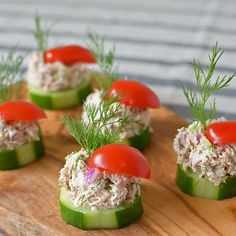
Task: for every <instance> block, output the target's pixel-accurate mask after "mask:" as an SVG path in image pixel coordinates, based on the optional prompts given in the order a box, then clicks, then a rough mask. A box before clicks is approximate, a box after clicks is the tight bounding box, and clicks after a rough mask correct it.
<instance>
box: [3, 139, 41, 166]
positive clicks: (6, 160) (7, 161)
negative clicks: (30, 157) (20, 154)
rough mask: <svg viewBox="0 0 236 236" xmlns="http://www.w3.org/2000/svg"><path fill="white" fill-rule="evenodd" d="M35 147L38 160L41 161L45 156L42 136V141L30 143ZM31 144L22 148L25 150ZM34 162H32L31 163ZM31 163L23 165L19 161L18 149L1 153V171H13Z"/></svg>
mask: <svg viewBox="0 0 236 236" xmlns="http://www.w3.org/2000/svg"><path fill="white" fill-rule="evenodd" d="M30 143H32V145H33V146H34V151H35V156H36V159H35V160H37V159H39V158H40V157H41V156H42V155H43V154H44V145H43V140H42V137H41V136H40V140H38V141H32V142H30ZM26 145H29V143H27V144H24V145H23V146H21V147H20V148H21V149H22V148H24V147H25V146H26ZM31 162H32V161H31ZM31 162H28V163H25V164H24V165H21V164H20V163H19V161H18V159H17V148H16V149H13V150H5V151H0V170H13V169H17V168H20V167H23V166H25V165H27V164H29V163H31Z"/></svg>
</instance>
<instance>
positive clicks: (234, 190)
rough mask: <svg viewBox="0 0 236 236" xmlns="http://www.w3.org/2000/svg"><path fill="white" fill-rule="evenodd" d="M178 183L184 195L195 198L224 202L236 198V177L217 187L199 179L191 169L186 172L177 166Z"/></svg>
mask: <svg viewBox="0 0 236 236" xmlns="http://www.w3.org/2000/svg"><path fill="white" fill-rule="evenodd" d="M176 183H177V185H178V186H179V188H180V189H181V190H182V191H183V192H184V193H186V194H188V195H191V196H195V197H202V198H207V199H214V200H222V199H226V198H231V197H234V196H236V176H234V177H229V178H227V180H226V182H225V183H221V184H220V185H217V186H216V185H215V184H214V183H212V182H211V181H209V180H207V179H199V177H198V174H197V173H194V172H193V171H192V170H191V169H187V170H186V171H185V170H184V169H183V167H182V166H181V165H177V173H176Z"/></svg>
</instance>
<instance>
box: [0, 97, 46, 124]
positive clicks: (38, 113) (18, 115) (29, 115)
mask: <svg viewBox="0 0 236 236" xmlns="http://www.w3.org/2000/svg"><path fill="white" fill-rule="evenodd" d="M0 117H1V119H3V120H7V121H10V120H14V121H36V120H39V119H43V118H46V117H47V116H46V114H45V112H44V110H42V109H41V108H40V107H38V106H36V105H34V104H32V103H29V102H25V101H11V102H6V103H4V104H1V105H0Z"/></svg>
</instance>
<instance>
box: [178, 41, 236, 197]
mask: <svg viewBox="0 0 236 236" xmlns="http://www.w3.org/2000/svg"><path fill="white" fill-rule="evenodd" d="M222 54H223V51H221V49H219V48H218V45H217V43H216V45H215V46H214V47H213V49H212V54H211V55H209V60H210V65H209V71H208V73H205V72H204V71H203V69H202V66H201V65H200V63H199V62H198V61H195V60H194V64H193V65H194V73H195V76H196V83H197V88H198V92H199V94H197V93H196V92H194V91H192V90H190V89H187V88H184V89H183V92H184V95H185V97H186V99H187V102H188V105H189V107H190V110H191V112H192V113H193V115H194V117H195V121H193V122H191V123H190V124H189V125H188V126H187V127H183V128H181V129H179V130H178V133H177V135H176V137H175V140H174V150H175V152H176V153H177V164H178V165H177V176H176V183H177V185H178V186H179V188H180V189H181V190H182V191H183V192H184V193H187V194H189V195H192V196H197V197H203V198H209V199H216V200H220V199H225V198H231V197H233V196H236V135H235V134H236V123H235V122H228V121H226V120H225V118H216V114H217V112H216V106H215V101H214V102H213V103H208V100H209V98H210V97H211V95H212V94H213V93H215V92H216V91H219V90H220V89H222V88H224V87H227V86H228V85H229V83H230V81H231V80H232V79H233V78H234V76H235V73H234V74H233V75H231V76H226V75H225V76H222V77H220V76H218V77H217V78H216V79H215V80H214V79H213V75H214V70H215V66H216V63H217V62H218V60H219V59H220V57H221V56H222ZM206 107H209V109H207V108H206Z"/></svg>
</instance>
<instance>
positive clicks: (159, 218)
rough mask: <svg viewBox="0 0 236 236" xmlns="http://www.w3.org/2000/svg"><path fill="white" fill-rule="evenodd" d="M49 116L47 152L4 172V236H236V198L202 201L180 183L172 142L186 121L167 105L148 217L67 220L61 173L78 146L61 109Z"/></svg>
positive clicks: (155, 115) (157, 138)
mask: <svg viewBox="0 0 236 236" xmlns="http://www.w3.org/2000/svg"><path fill="white" fill-rule="evenodd" d="M71 112H72V111H71ZM78 112H79V111H78ZM48 115H49V120H47V121H44V122H43V123H42V127H43V131H44V141H45V146H46V155H45V156H44V157H43V158H42V159H40V160H39V161H37V162H35V163H32V164H30V165H28V166H26V167H23V168H21V169H18V170H13V171H1V172H0V235H1V234H3V235H19V236H21V235H22V236H23V235H24V236H25V235H29V236H41V235H42V236H47V235H56V236H60V235H66V236H67V235H117V236H118V235H129V236H131V235H136V236H138V235H173V236H178V235H198V236H202V235H225V236H230V235H232V236H233V235H234V236H235V235H236V198H234V199H230V200H224V201H211V200H203V199H198V198H193V197H189V196H187V195H185V194H183V193H182V192H180V190H179V189H178V188H177V187H176V185H175V168H176V156H175V153H174V151H173V149H172V142H173V138H174V135H175V134H176V129H177V128H179V127H181V126H183V125H184V124H185V122H184V121H183V120H182V119H181V118H179V117H178V116H177V115H176V114H174V113H173V112H171V111H169V110H167V109H166V108H161V109H159V110H158V111H152V112H151V116H152V126H153V129H154V133H153V137H152V140H153V141H152V144H151V146H150V148H148V149H147V150H145V155H146V157H147V159H148V161H149V163H150V165H151V168H152V177H151V179H150V180H145V181H143V182H142V183H143V184H142V194H143V200H144V211H145V213H144V215H143V217H142V218H141V219H140V220H139V221H138V222H137V223H134V224H133V225H131V226H129V227H126V228H124V229H120V230H100V231H81V230H79V229H76V228H74V227H72V226H70V225H67V224H66V223H64V222H63V221H62V219H61V218H60V214H59V207H58V197H59V188H58V172H59V170H60V169H61V168H62V167H63V164H64V158H65V156H66V155H67V154H69V153H71V152H72V151H76V150H79V147H78V145H77V144H76V143H75V141H74V140H73V139H72V138H71V137H69V136H68V135H67V134H66V133H65V130H64V129H63V128H62V126H61V124H60V122H59V121H58V120H60V119H61V117H62V113H57V112H49V113H48Z"/></svg>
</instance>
